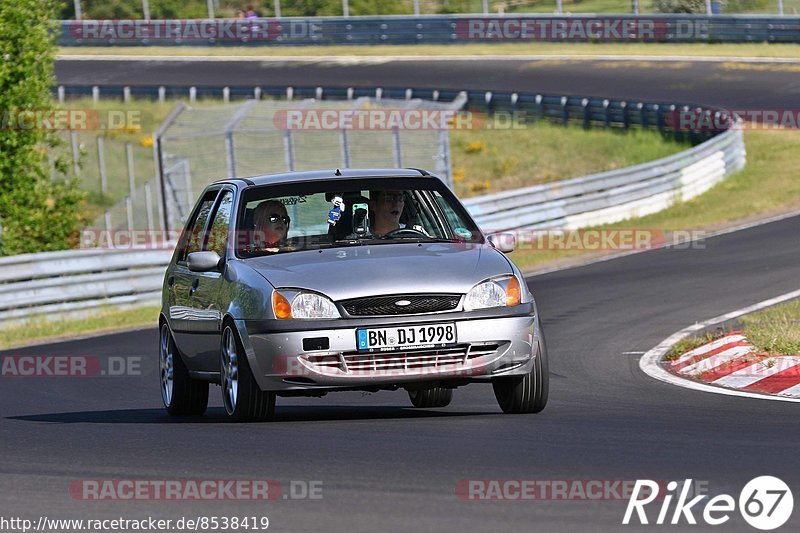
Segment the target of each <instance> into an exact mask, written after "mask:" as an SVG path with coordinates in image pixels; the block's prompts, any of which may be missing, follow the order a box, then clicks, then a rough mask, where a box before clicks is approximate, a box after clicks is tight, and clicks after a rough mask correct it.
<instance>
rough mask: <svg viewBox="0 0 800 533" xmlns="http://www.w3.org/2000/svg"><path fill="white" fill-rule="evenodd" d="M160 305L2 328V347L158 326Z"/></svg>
mask: <svg viewBox="0 0 800 533" xmlns="http://www.w3.org/2000/svg"><path fill="white" fill-rule="evenodd" d="M159 310H160V307H158V306H144V307H134V308H130V309H101V310H98V311H97V312H96V313H92V314H90V315H89V316H86V317H83V318H60V319H56V320H44V319H39V320H33V321H31V322H29V323H26V324H24V325H17V326H11V327H8V328H3V329H0V349H4V350H5V349H9V348H12V347H15V346H21V345H25V344H31V343H39V342H48V341H49V342H55V341H58V340H60V339H68V338H71V337H77V336H80V335H88V334H93V333H103V332H111V331H118V330H123V329H132V328H136V327H147V326H152V327H155V326H156V325H157V323H158V312H159Z"/></svg>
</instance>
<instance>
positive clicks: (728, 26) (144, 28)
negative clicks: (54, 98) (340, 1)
mask: <svg viewBox="0 0 800 533" xmlns="http://www.w3.org/2000/svg"><path fill="white" fill-rule="evenodd" d="M513 41H519V42H532V41H550V42H570V41H571V42H738V43H741V42H776V43H778V42H784V43H791V42H800V16H776V15H713V16H708V15H686V14H659V15H610V14H608V15H606V14H604V15H589V14H575V15H544V14H542V15H538V14H537V15H426V16H417V17H415V16H406V15H399V16H377V17H349V18H344V17H306V18H295V17H291V18H281V19H257V20H254V21H247V22H244V21H238V20H222V19H216V20H150V21H143V20H136V21H133V20H80V21H62V22H61V34H60V38H59V42H60V44H61V46H77V47H79V46H105V45H109V46H111V45H133V46H154V45H155V46H217V45H220V46H281V45H330V44H340V45H341V44H353V45H375V44H415V43H420V44H464V43H470V42H513ZM531 52H532V53H535V50H534V49H532V50H531Z"/></svg>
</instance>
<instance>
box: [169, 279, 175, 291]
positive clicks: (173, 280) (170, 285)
mask: <svg viewBox="0 0 800 533" xmlns="http://www.w3.org/2000/svg"><path fill="white" fill-rule="evenodd" d="M173 285H175V276H170V277H168V278H167V288H168V289H172V286H173Z"/></svg>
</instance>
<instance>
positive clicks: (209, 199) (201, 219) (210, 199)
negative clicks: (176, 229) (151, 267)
mask: <svg viewBox="0 0 800 533" xmlns="http://www.w3.org/2000/svg"><path fill="white" fill-rule="evenodd" d="M217 192H218V191H208V192H207V193H206V194H205V195H204V196H203V198H202V199H201V200H200V208H199V209H198V210H197V215H196V216H195V217H194V220H193V221H192V223H191V224H190V225H189V226H187V227H186V231H185V232H184V234H183V237H182V238H181V241H182V242H185V243H186V245H185V246H184V248H183V250H182V251H181V253H180V255H179V256H178V261H179V262H180V261H186V258H187V257H188V256H189V254H190V253H193V252H199V251H200V249H201V248H202V246H203V240H204V239H203V230H205V227H206V222H207V221H208V216H209V214H211V208H212V207H213V205H214V199H215V198H216V197H217Z"/></svg>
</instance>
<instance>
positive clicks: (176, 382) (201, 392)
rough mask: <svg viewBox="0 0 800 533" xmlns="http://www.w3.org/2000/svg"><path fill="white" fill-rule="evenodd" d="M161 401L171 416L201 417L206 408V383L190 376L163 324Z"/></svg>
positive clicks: (160, 347)
mask: <svg viewBox="0 0 800 533" xmlns="http://www.w3.org/2000/svg"><path fill="white" fill-rule="evenodd" d="M158 359H159V365H158V366H159V370H160V372H159V375H160V377H161V400H162V401H163V402H164V407H166V409H167V412H168V413H169V414H171V415H175V416H179V415H184V416H185V415H202V414H203V413H205V412H206V408H207V407H208V382H206V381H198V380H196V379H192V378H191V377H190V376H189V370H188V369H187V368H186V365H185V364H184V363H183V359H181V356H180V354H179V353H178V350H177V348H176V346H175V341H174V340H173V338H172V332H171V331H170V329H169V326H168V325H167V323H166V322H164V323H163V324H161V331H160V339H159V357H158Z"/></svg>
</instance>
